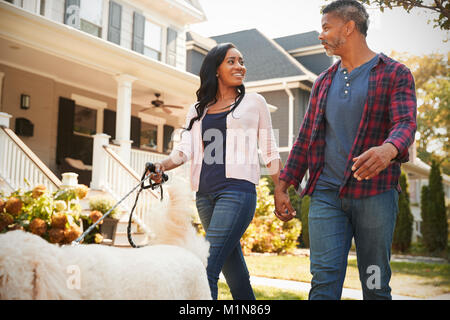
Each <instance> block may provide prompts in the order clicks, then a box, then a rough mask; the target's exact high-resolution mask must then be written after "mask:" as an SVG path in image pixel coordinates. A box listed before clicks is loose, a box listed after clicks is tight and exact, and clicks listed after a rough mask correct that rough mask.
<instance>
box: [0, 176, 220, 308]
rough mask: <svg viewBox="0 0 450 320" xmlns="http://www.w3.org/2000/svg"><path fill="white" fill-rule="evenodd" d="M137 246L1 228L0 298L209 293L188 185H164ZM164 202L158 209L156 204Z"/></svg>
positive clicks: (202, 246)
mask: <svg viewBox="0 0 450 320" xmlns="http://www.w3.org/2000/svg"><path fill="white" fill-rule="evenodd" d="M167 189H169V190H168V191H169V199H168V200H165V201H164V202H163V203H162V204H155V206H156V208H155V209H156V210H153V209H152V212H150V213H149V214H148V216H149V217H150V218H149V219H147V223H150V224H149V226H150V228H151V229H152V231H153V233H154V236H155V241H154V243H152V245H150V246H147V247H143V248H139V249H130V248H116V247H108V246H101V245H78V246H57V245H54V244H50V243H48V242H47V241H45V240H44V239H42V238H41V237H38V236H36V235H34V234H32V233H29V232H24V231H10V232H7V233H5V234H1V235H0V299H182V300H184V299H211V294H210V289H209V285H208V280H207V276H206V263H207V257H208V249H209V244H208V242H206V240H204V238H203V237H201V236H199V235H197V234H196V231H195V229H194V227H193V226H192V224H191V222H190V217H189V214H190V210H189V207H188V206H187V203H189V202H188V200H189V194H188V191H187V190H188V189H189V188H186V187H185V186H181V187H177V186H176V185H173V186H170V187H169V188H167ZM167 203H168V204H169V205H168V206H165V209H163V210H161V208H164V205H166V204H167Z"/></svg>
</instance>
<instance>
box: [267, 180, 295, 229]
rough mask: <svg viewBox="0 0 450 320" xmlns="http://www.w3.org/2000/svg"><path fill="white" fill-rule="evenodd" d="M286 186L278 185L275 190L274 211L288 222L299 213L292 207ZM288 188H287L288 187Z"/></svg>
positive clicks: (278, 216)
mask: <svg viewBox="0 0 450 320" xmlns="http://www.w3.org/2000/svg"><path fill="white" fill-rule="evenodd" d="M284 189H285V188H283V187H280V186H276V187H275V190H274V199H275V210H274V211H273V213H275V215H276V216H277V218H278V219H280V220H281V221H284V222H287V221H289V220H291V219H292V218H294V217H295V215H296V214H297V213H296V212H295V210H294V208H292V205H291V202H290V201H289V195H288V193H287V191H285V190H284ZM286 189H287V188H286Z"/></svg>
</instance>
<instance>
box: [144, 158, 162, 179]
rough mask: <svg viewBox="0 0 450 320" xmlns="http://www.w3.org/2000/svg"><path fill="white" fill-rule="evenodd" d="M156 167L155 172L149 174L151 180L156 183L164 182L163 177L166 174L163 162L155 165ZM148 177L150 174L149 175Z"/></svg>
mask: <svg viewBox="0 0 450 320" xmlns="http://www.w3.org/2000/svg"><path fill="white" fill-rule="evenodd" d="M154 166H155V172H149V173H150V179H152V180H153V181H155V182H156V183H161V182H162V175H163V173H164V165H163V164H162V163H161V162H156V163H154ZM147 175H148V173H147Z"/></svg>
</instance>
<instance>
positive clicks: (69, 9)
mask: <svg viewBox="0 0 450 320" xmlns="http://www.w3.org/2000/svg"><path fill="white" fill-rule="evenodd" d="M64 23H65V24H67V25H69V26H71V27H74V28H77V29H80V0H66V6H65V8H64Z"/></svg>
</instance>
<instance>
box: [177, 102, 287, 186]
mask: <svg viewBox="0 0 450 320" xmlns="http://www.w3.org/2000/svg"><path fill="white" fill-rule="evenodd" d="M194 106H195V104H193V105H192V106H191V107H190V109H189V111H188V114H187V116H186V124H185V128H187V127H188V125H189V122H190V120H191V119H192V118H193V117H195V116H196V115H197V112H196V110H195V107H194ZM206 111H207V110H205V112H204V113H203V115H202V117H201V119H200V120H199V121H195V122H194V123H193V126H192V129H191V130H190V131H187V130H179V131H178V133H179V134H180V135H181V138H179V139H178V141H179V143H176V144H175V146H174V148H173V151H172V153H171V154H170V157H171V159H172V161H173V162H175V163H179V162H182V163H184V162H187V161H189V160H192V163H191V187H192V190H193V191H198V185H199V181H200V172H201V169H202V161H203V157H204V148H203V140H202V134H201V133H202V127H201V124H202V120H203V118H204V116H205V114H206ZM226 122H227V133H226V135H227V136H226V159H225V176H226V177H227V178H235V179H244V180H247V181H250V182H252V183H254V184H258V182H259V178H260V174H261V172H260V171H261V169H260V164H259V157H258V147H259V149H260V151H261V157H262V161H263V163H264V164H265V165H267V164H268V163H269V162H271V161H273V160H275V159H280V155H279V153H278V148H277V145H276V142H275V136H274V133H273V130H272V121H271V118H270V113H269V109H268V107H267V103H266V100H265V99H264V97H263V96H261V95H260V94H258V93H246V94H245V96H244V98H243V99H242V101H241V103H240V104H239V105H238V106H237V107H236V109H235V110H234V111H233V112H232V113H229V114H228V115H227V119H226ZM178 151H180V152H182V154H183V158H182V159H179V156H178ZM280 169H281V168H280Z"/></svg>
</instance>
